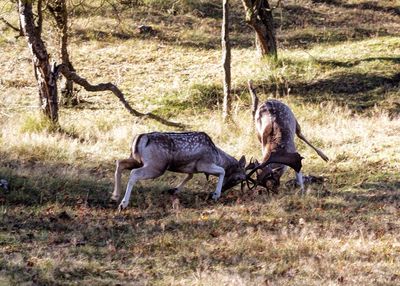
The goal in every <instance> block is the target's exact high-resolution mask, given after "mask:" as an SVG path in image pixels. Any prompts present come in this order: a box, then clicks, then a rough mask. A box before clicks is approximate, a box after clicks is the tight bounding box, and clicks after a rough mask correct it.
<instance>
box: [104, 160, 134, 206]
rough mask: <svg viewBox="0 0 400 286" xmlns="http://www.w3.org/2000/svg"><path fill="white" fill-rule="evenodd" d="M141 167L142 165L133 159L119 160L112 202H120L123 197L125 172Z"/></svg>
mask: <svg viewBox="0 0 400 286" xmlns="http://www.w3.org/2000/svg"><path fill="white" fill-rule="evenodd" d="M138 167H140V164H139V163H138V162H137V161H136V160H135V159H133V158H128V159H123V160H117V161H116V168H115V174H114V179H115V182H114V192H113V194H112V196H111V200H113V201H118V200H119V197H120V195H121V175H122V171H123V170H127V169H129V170H132V169H133V168H138Z"/></svg>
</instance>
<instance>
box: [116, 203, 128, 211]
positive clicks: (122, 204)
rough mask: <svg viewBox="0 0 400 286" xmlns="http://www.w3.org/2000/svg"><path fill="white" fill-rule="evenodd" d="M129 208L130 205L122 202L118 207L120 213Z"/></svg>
mask: <svg viewBox="0 0 400 286" xmlns="http://www.w3.org/2000/svg"><path fill="white" fill-rule="evenodd" d="M127 206H128V203H127V202H125V201H122V202H121V203H120V204H119V206H118V211H119V212H121V211H122V210H123V209H126V207H127Z"/></svg>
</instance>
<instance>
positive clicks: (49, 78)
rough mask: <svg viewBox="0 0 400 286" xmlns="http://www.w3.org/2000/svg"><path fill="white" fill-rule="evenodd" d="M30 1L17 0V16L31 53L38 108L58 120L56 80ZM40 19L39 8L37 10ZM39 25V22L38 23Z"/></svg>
mask: <svg viewBox="0 0 400 286" xmlns="http://www.w3.org/2000/svg"><path fill="white" fill-rule="evenodd" d="M32 2H33V1H29V0H25V1H23V0H20V1H18V11H19V18H20V23H21V27H22V31H23V33H24V36H25V38H26V40H27V41H28V46H29V49H30V51H31V54H32V61H33V66H34V71H35V76H36V80H37V83H38V87H39V100H40V108H41V110H42V112H43V114H44V115H45V116H46V117H47V118H49V119H50V120H51V121H52V122H54V123H55V122H57V121H58V101H57V81H56V79H55V78H54V76H53V72H52V69H51V67H50V64H49V56H48V54H47V50H46V47H45V45H44V43H43V41H42V39H41V37H40V31H41V27H40V26H39V29H38V28H37V27H35V22H34V18H33V12H32ZM38 13H39V19H41V16H40V14H41V9H39V10H38ZM39 24H40V25H41V23H39Z"/></svg>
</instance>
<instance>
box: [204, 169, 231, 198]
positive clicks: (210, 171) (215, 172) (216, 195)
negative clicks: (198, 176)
mask: <svg viewBox="0 0 400 286" xmlns="http://www.w3.org/2000/svg"><path fill="white" fill-rule="evenodd" d="M197 170H198V171H199V172H204V173H207V174H211V175H215V176H218V182H217V188H216V189H215V192H214V193H213V194H212V199H213V200H214V201H216V200H218V199H219V197H220V196H221V190H222V184H223V182H224V177H225V170H224V168H222V167H220V166H217V165H215V164H211V165H200V166H198V168H197Z"/></svg>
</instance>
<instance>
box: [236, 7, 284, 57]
mask: <svg viewBox="0 0 400 286" xmlns="http://www.w3.org/2000/svg"><path fill="white" fill-rule="evenodd" d="M242 3H243V6H244V9H245V12H246V22H247V24H249V25H250V26H251V27H252V28H253V29H254V31H255V33H256V46H257V51H258V53H259V55H260V56H261V57H263V56H272V57H273V58H275V59H277V57H278V51H277V46H276V38H275V29H274V19H273V17H272V10H271V8H270V6H269V3H268V1H267V0H242Z"/></svg>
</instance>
